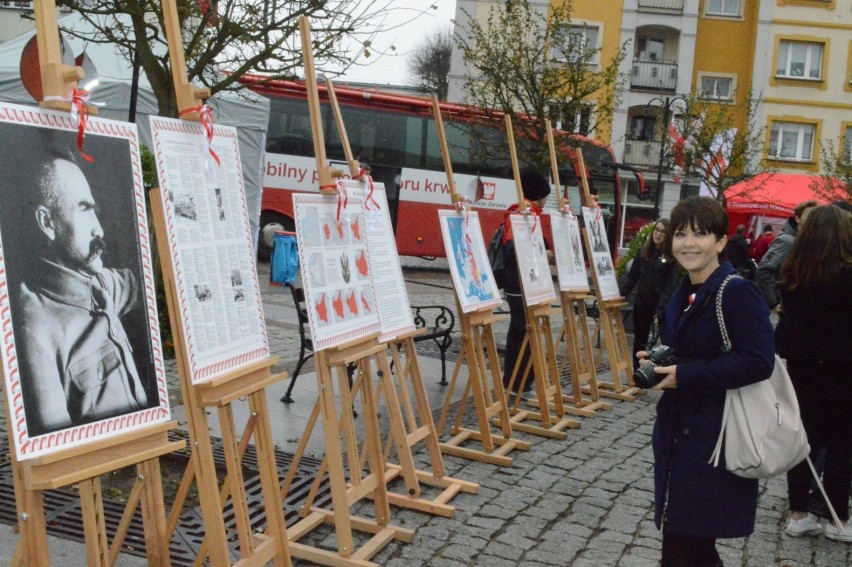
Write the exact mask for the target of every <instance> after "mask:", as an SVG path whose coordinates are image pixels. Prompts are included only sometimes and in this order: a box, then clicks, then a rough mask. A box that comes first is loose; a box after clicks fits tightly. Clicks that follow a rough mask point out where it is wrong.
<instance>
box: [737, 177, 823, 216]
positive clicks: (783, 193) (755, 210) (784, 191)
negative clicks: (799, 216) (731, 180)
mask: <svg viewBox="0 0 852 567" xmlns="http://www.w3.org/2000/svg"><path fill="white" fill-rule="evenodd" d="M813 180H814V177H813V176H811V175H800V174H796V173H761V174H758V175H755V176H754V177H752V178H751V179H748V180H746V181H741V182H740V183H737V184H736V185H732V186H731V187H730V188H728V190H727V191H725V202H726V206H727V209H728V212H730V213H739V214H746V215H761V216H765V217H782V218H786V217H791V216H793V209H794V208H795V207H796V205H798V204H799V203H801V202H804V201H809V200H811V199H816V200H817V201H819V202H820V203H821V204H824V203H826V202H827V201H826V200H825V199H822V198H820V197H818V196H817V195H816V194H815V193H814V192H813V191H812V190H811V188H810V185H811V183H812V182H813Z"/></svg>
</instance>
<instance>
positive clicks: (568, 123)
mask: <svg viewBox="0 0 852 567" xmlns="http://www.w3.org/2000/svg"><path fill="white" fill-rule="evenodd" d="M593 110H594V107H593V105H592V104H590V103H587V102H584V103H582V104H580V105H579V106H578V105H573V104H565V103H558V102H552V103H550V107H549V115H550V120H551V121H552V122H553V126H554V128H557V129H560V130H565V131H567V132H572V133H574V134H580V135H582V136H588V135H590V134H591V133H592V128H591V125H592V112H593Z"/></svg>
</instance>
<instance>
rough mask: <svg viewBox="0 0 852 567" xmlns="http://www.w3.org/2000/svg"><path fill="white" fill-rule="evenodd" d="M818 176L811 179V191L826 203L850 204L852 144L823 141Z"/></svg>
mask: <svg viewBox="0 0 852 567" xmlns="http://www.w3.org/2000/svg"><path fill="white" fill-rule="evenodd" d="M820 162H821V163H820V165H821V167H820V170H821V173H820V174H819V175H814V176H813V177H812V179H811V185H810V187H811V189H812V190H813V192H814V193H816V194H817V195H818V196H819V197H822V198H823V199H825V200H826V201H829V202H831V201H848V202H850V203H852V144H850V143H849V142H848V141H847V142H846V143H843V142H842V141H841V142H840V143H839V144H837V145H835V144H834V140H825V141H824V142H823V144H822V149H821V150H820Z"/></svg>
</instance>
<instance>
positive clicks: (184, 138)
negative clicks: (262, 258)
mask: <svg viewBox="0 0 852 567" xmlns="http://www.w3.org/2000/svg"><path fill="white" fill-rule="evenodd" d="M151 134H152V136H153V138H154V155H155V157H156V161H157V174H158V175H159V180H160V187H161V189H162V191H161V195H162V202H163V212H164V215H165V220H166V233H167V236H168V246H169V248H170V250H171V258H172V270H173V271H174V275H175V286H176V292H177V299H178V313H179V315H180V318H181V321H180V324H181V325H183V328H184V329H185V331H186V332H185V333H184V335H185V342H186V344H185V345H184V347H185V349H186V354H187V358H188V360H189V366H190V376H191V381H192V383H193V384H196V383H200V382H204V381H206V380H209V379H211V378H213V377H215V376H217V375H219V374H222V373H225V372H227V371H231V370H234V369H237V368H239V367H241V366H244V365H246V364H249V363H250V362H252V361H255V360H260V359H263V358H266V357H268V356H269V343H268V340H267V335H266V323H265V320H264V316H263V305H262V303H261V299H260V287H259V285H258V281H257V268H256V266H255V263H254V247H253V245H252V239H251V230H250V228H249V219H248V210H247V207H246V199H245V189H244V187H243V174H242V167H241V165H240V163H241V162H240V154H239V146H238V144H237V131H236V129H234V128H231V127H226V126H213V140H212V145H211V146H210V147H209V148H208V146H207V137H206V135H205V130H204V128H203V126H202V125H201V124H200V123H197V122H187V121H183V120H175V119H171V118H161V117H156V116H152V117H151ZM210 150H212V151H213V152H215V153H216V157H217V158H218V160H219V163H218V164H217V163H216V161H215V159H214V158H213V155H212V154H211V152H210Z"/></svg>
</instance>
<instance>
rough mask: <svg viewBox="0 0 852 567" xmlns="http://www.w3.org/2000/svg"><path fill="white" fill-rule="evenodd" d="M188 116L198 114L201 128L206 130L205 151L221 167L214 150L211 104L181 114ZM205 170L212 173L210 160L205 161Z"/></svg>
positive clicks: (189, 109)
mask: <svg viewBox="0 0 852 567" xmlns="http://www.w3.org/2000/svg"><path fill="white" fill-rule="evenodd" d="M186 114H198V119H199V121H200V122H201V127H202V128H204V132H205V134H206V136H205V138H204V146H205V149H206V150H207V152H208V154H209V155H210V157H212V158H213V161H215V162H216V165H217V166H218V165H221V162H220V161H219V156H218V154H216V152H215V151H214V150H213V108H212V107H211V106H210V105H209V104H199V105H198V106H194V107H192V108H187V109H186V110H182V111H181V113H180V115H181V116H184V115H186ZM204 168H205V169H206V170H207V171H208V172H209V171H210V161H209V160H204Z"/></svg>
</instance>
